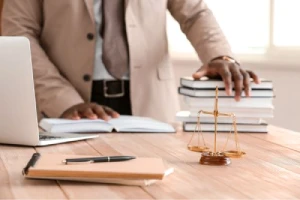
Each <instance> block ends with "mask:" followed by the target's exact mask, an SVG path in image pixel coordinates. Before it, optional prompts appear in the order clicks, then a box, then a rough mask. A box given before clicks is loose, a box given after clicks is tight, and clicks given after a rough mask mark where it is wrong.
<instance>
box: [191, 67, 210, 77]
mask: <svg viewBox="0 0 300 200" xmlns="http://www.w3.org/2000/svg"><path fill="white" fill-rule="evenodd" d="M206 73H207V70H206V69H205V68H203V67H202V68H200V69H199V70H198V71H197V72H195V73H194V74H193V78H194V79H200V78H201V77H203V76H205V75H206Z"/></svg>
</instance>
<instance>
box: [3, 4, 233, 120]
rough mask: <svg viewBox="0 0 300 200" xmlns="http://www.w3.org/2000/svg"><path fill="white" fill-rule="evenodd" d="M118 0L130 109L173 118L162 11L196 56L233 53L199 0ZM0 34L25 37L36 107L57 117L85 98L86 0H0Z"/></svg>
mask: <svg viewBox="0 0 300 200" xmlns="http://www.w3.org/2000/svg"><path fill="white" fill-rule="evenodd" d="M125 2H126V6H125V9H126V16H125V17H126V28H127V37H128V43H129V52H130V80H131V81H130V87H131V94H130V95H131V101H132V111H133V114H134V115H138V116H148V117H153V118H156V119H158V120H162V121H166V122H173V121H175V113H176V111H178V110H179V103H178V95H177V89H176V88H175V84H174V83H175V80H174V72H173V68H172V65H171V62H170V57H169V54H168V43H167V35H166V11H167V10H169V11H170V12H171V14H172V15H173V17H174V18H175V19H176V20H177V21H178V22H179V23H180V26H181V29H182V31H183V32H184V33H185V34H186V36H187V38H188V39H189V40H190V42H191V43H192V45H193V46H194V47H195V49H196V51H197V52H198V55H199V58H200V59H201V60H202V62H203V63H207V62H209V60H211V59H212V58H214V57H217V56H220V55H229V56H232V53H231V51H230V47H229V45H228V43H227V41H226V39H225V37H224V35H223V33H222V31H221V30H220V28H219V26H218V24H217V22H216V21H215V18H214V17H213V15H212V13H211V11H210V10H209V9H208V8H207V6H206V4H205V3H204V1H202V0H125ZM2 34H3V35H21V36H26V37H28V38H29V39H30V41H31V50H32V60H33V70H34V81H35V91H36V99H37V104H38V107H39V110H40V111H41V112H43V113H45V114H46V115H47V116H49V117H59V116H60V115H61V114H62V113H63V111H65V110H66V109H67V108H69V107H71V106H73V105H75V104H78V103H82V102H88V101H90V97H91V86H92V85H91V84H92V80H91V79H89V78H88V77H92V74H93V68H94V55H95V39H94V38H95V37H91V36H92V35H91V34H93V35H95V34H98V33H96V30H95V23H94V14H93V0H43V1H41V0H6V1H5V2H4V8H3V18H2ZM192 73H193V72H191V74H192ZM84 77H85V78H84ZM176 81H178V80H176Z"/></svg>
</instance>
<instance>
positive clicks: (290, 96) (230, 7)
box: [168, 0, 300, 131]
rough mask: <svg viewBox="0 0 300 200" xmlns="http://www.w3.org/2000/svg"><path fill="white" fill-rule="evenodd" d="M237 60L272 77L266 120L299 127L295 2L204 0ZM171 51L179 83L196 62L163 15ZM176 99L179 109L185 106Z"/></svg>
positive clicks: (299, 31) (299, 41)
mask: <svg viewBox="0 0 300 200" xmlns="http://www.w3.org/2000/svg"><path fill="white" fill-rule="evenodd" d="M206 3H207V4H208V6H209V7H210V9H211V10H212V11H213V13H214V15H215V17H216V18H217V20H218V22H219V24H220V26H221V28H222V29H223V31H224V33H225V35H226V36H227V39H228V40H229V42H230V44H231V47H232V49H233V51H234V53H235V55H236V58H237V59H238V60H239V61H240V62H241V63H242V66H243V67H244V68H247V69H250V70H253V71H255V72H256V73H257V74H258V75H259V76H260V78H266V79H271V80H272V81H273V84H274V89H275V94H276V98H275V100H274V106H275V112H274V113H275V117H274V118H273V119H271V120H268V122H269V123H270V124H273V125H277V126H281V127H284V128H288V129H293V130H296V131H300V121H298V120H299V114H300V105H299V104H298V102H299V99H300V93H299V92H298V89H299V88H298V86H299V85H300V26H299V24H298V23H299V22H298V20H300V12H299V8H300V0H206ZM168 36H169V45H170V53H171V55H172V60H173V64H174V67H175V69H176V70H175V71H176V78H177V79H176V80H177V83H178V85H179V78H180V77H181V76H191V74H192V72H194V71H196V70H197V69H198V68H199V67H200V66H201V63H200V62H199V59H198V57H197V55H196V53H195V51H194V50H193V48H192V46H191V45H190V43H189V42H188V40H187V39H186V37H185V36H184V34H182V32H181V31H180V27H179V25H178V23H177V22H176V21H175V20H174V19H173V18H172V17H171V16H170V15H168ZM180 100H181V109H182V110H184V109H186V107H185V105H184V104H183V103H182V97H181V96H180Z"/></svg>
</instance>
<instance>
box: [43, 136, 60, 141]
mask: <svg viewBox="0 0 300 200" xmlns="http://www.w3.org/2000/svg"><path fill="white" fill-rule="evenodd" d="M61 138H62V137H60V136H50V135H40V140H56V139H61Z"/></svg>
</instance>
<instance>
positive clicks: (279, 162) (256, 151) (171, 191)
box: [0, 126, 300, 199]
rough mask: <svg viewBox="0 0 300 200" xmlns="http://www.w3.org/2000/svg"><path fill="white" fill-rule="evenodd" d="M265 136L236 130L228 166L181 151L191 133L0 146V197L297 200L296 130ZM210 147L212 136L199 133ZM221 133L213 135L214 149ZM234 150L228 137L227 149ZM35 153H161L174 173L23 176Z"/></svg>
mask: <svg viewBox="0 0 300 200" xmlns="http://www.w3.org/2000/svg"><path fill="white" fill-rule="evenodd" d="M269 130H270V133H268V134H239V141H240V146H241V148H242V150H243V151H245V152H246V156H244V157H243V158H240V159H232V163H231V164H230V165H229V166H204V165H200V164H199V159H200V156H201V155H200V153H197V152H191V151H189V150H188V149H187V143H188V141H189V139H190V137H191V133H183V132H180V131H179V132H178V133H176V134H116V133H112V134H101V135H100V137H99V138H97V139H93V140H87V141H80V142H73V143H67V144H59V145H53V146H48V147H39V148H30V147H17V146H6V145H0V179H1V181H0V198H1V199H24V198H27V199H203V198H204V199H225V198H226V199H298V198H299V197H300V190H298V185H299V184H300V152H299V150H300V149H299V147H298V144H299V143H300V134H299V133H296V132H293V131H289V130H285V129H281V128H277V127H273V126H270V127H269ZM204 137H205V140H206V142H207V145H208V146H210V147H212V141H213V135H212V134H204ZM226 137H227V134H222V133H220V134H218V149H219V150H220V149H222V147H223V144H225V141H226ZM234 148H235V146H234V142H233V140H229V143H228V148H227V150H233V149H234ZM35 151H37V152H40V153H67V154H81V155H135V156H143V157H145V156H149V157H162V158H163V159H164V161H165V163H166V166H169V167H174V168H175V172H174V174H172V175H170V176H169V177H167V178H166V179H165V180H163V181H162V182H159V183H157V184H154V185H151V186H148V187H136V186H116V185H106V184H97V183H81V182H70V181H47V180H26V179H24V178H23V177H22V175H21V170H22V168H23V167H24V166H25V164H26V163H27V161H28V160H29V158H30V156H31V155H32V153H34V152H35Z"/></svg>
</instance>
